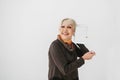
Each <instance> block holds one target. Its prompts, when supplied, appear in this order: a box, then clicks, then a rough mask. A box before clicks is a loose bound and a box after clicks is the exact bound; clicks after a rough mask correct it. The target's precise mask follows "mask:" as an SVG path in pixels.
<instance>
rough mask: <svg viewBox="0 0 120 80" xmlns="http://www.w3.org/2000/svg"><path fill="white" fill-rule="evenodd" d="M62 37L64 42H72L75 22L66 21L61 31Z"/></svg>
mask: <svg viewBox="0 0 120 80" xmlns="http://www.w3.org/2000/svg"><path fill="white" fill-rule="evenodd" d="M59 31H60V36H61V38H62V39H63V40H71V39H72V36H73V35H74V33H75V28H74V26H73V22H72V21H70V20H65V21H64V22H63V23H62V24H61V27H60V29H59Z"/></svg>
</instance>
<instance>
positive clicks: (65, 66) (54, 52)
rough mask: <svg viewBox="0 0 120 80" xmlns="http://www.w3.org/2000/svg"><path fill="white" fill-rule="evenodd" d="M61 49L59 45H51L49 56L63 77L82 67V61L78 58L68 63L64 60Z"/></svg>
mask: <svg viewBox="0 0 120 80" xmlns="http://www.w3.org/2000/svg"><path fill="white" fill-rule="evenodd" d="M61 47H62V46H60V45H59V44H52V45H51V46H50V55H51V57H52V60H53V61H54V63H55V65H56V66H57V68H58V69H59V71H60V72H61V73H62V74H63V75H67V74H69V73H71V72H72V71H74V70H76V69H77V68H79V67H80V66H82V65H83V64H84V60H83V59H82V58H80V59H78V60H76V61H74V62H72V63H69V62H68V61H67V60H66V58H65V56H64V51H63V50H61Z"/></svg>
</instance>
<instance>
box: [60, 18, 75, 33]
mask: <svg viewBox="0 0 120 80" xmlns="http://www.w3.org/2000/svg"><path fill="white" fill-rule="evenodd" d="M66 20H70V21H72V25H73V27H74V29H75V31H76V26H77V24H76V22H75V20H73V19H72V18H65V19H63V20H62V21H61V25H62V23H63V22H64V21H66Z"/></svg>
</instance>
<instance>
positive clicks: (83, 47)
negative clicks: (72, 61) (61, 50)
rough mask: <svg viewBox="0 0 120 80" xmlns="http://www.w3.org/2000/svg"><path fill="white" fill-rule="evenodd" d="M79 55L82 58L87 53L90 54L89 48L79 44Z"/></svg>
mask: <svg viewBox="0 0 120 80" xmlns="http://www.w3.org/2000/svg"><path fill="white" fill-rule="evenodd" d="M76 47H77V54H78V56H79V57H82V56H83V55H84V54H85V53H86V52H89V50H88V48H87V47H86V46H85V45H84V44H79V43H77V46H76Z"/></svg>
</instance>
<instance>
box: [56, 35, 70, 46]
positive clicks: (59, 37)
mask: <svg viewBox="0 0 120 80" xmlns="http://www.w3.org/2000/svg"><path fill="white" fill-rule="evenodd" d="M58 39H60V40H62V41H63V42H64V43H67V44H69V45H70V44H72V40H71V39H69V40H64V39H62V38H61V36H60V35H58Z"/></svg>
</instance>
